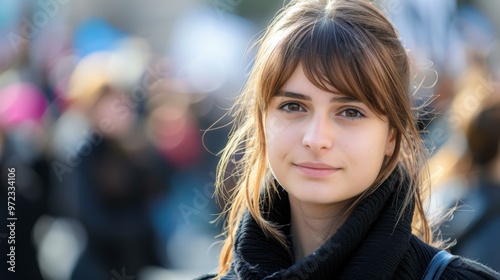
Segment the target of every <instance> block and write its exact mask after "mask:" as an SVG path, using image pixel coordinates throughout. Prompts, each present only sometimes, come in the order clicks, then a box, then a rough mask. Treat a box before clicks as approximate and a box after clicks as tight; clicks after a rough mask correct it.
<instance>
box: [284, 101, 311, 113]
mask: <svg viewBox="0 0 500 280" xmlns="http://www.w3.org/2000/svg"><path fill="white" fill-rule="evenodd" d="M280 109H281V110H283V111H285V112H304V111H305V109H304V108H303V107H302V106H301V105H300V104H299V103H295V102H290V103H286V104H283V105H281V107H280Z"/></svg>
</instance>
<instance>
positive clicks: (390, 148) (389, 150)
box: [385, 127, 396, 157]
mask: <svg viewBox="0 0 500 280" xmlns="http://www.w3.org/2000/svg"><path fill="white" fill-rule="evenodd" d="M395 147H396V129H394V128H393V127H390V128H389V137H387V144H386V145H385V155H386V156H388V157H390V156H392V154H393V153H394V148H395Z"/></svg>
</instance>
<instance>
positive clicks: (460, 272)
mask: <svg viewBox="0 0 500 280" xmlns="http://www.w3.org/2000/svg"><path fill="white" fill-rule="evenodd" d="M442 279H444V280H446V279H464V280H465V279H467V280H468V279H485V280H490V279H491V280H498V279H500V273H498V272H496V271H494V270H493V269H491V268H489V267H487V266H485V265H483V264H481V263H478V262H475V261H473V260H470V259H467V258H463V257H459V258H458V259H455V260H453V261H452V262H451V263H450V264H449V265H448V267H447V268H446V269H445V270H444V272H443V275H442Z"/></svg>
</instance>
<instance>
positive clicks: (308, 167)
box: [294, 162, 340, 178]
mask: <svg viewBox="0 0 500 280" xmlns="http://www.w3.org/2000/svg"><path fill="white" fill-rule="evenodd" d="M294 166H296V167H297V169H299V171H300V172H301V173H302V174H304V175H306V176H308V177H313V178H323V177H327V176H329V175H331V174H333V173H335V172H337V171H338V170H340V168H336V167H333V166H331V165H328V164H324V163H321V162H301V163H295V164H294Z"/></svg>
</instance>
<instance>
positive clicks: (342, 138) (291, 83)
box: [265, 65, 395, 205]
mask: <svg viewBox="0 0 500 280" xmlns="http://www.w3.org/2000/svg"><path fill="white" fill-rule="evenodd" d="M265 133H266V144H267V158H268V162H269V166H270V168H271V171H272V173H273V175H274V176H275V178H276V179H277V180H278V182H279V183H280V184H281V185H282V186H283V187H284V188H285V189H286V190H287V192H288V193H289V196H290V198H291V199H296V200H298V201H301V202H304V203H311V204H322V205H324V204H328V205H331V204H338V203H343V202H345V201H347V200H349V199H351V198H353V197H355V196H357V195H359V194H361V193H362V192H363V191H364V190H366V189H367V188H368V187H370V186H371V184H372V183H373V182H374V181H375V179H376V177H377V175H378V173H379V172H380V168H381V166H382V163H383V160H384V157H385V156H388V155H391V154H392V152H393V150H394V143H395V141H394V138H395V137H392V133H391V130H390V129H389V125H388V123H387V120H386V118H385V117H381V116H378V115H376V114H375V113H374V112H373V111H372V110H370V109H369V107H368V106H366V105H365V104H363V103H361V102H360V101H358V100H355V99H352V98H351V97H349V96H346V95H341V94H340V93H339V94H333V93H330V92H326V91H323V90H321V89H319V88H317V87H316V86H314V84H312V83H311V82H310V81H309V80H308V79H307V77H306V76H305V74H304V72H303V70H302V67H301V65H299V66H298V67H297V69H296V70H295V71H294V73H293V74H292V76H291V77H290V79H289V80H288V82H287V83H286V84H285V86H284V87H283V88H282V90H281V91H280V92H279V93H278V94H277V95H276V96H274V97H273V98H272V99H271V103H270V104H269V108H268V111H267V116H266V120H265Z"/></svg>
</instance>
